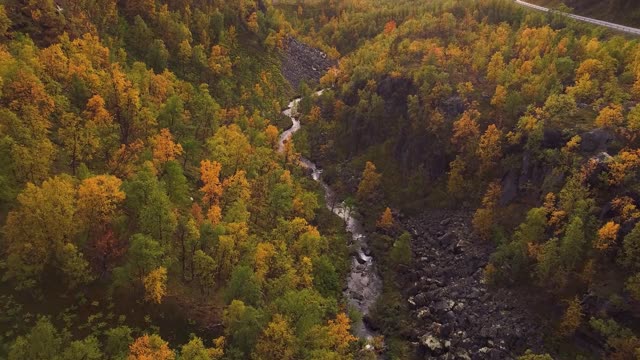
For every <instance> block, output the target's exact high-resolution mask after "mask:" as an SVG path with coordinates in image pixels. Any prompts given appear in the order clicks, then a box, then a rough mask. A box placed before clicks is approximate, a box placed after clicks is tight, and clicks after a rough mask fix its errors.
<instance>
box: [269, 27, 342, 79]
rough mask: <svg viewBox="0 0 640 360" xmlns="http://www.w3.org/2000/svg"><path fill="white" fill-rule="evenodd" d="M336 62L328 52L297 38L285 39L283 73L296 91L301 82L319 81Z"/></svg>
mask: <svg viewBox="0 0 640 360" xmlns="http://www.w3.org/2000/svg"><path fill="white" fill-rule="evenodd" d="M335 64H336V61H335V60H331V59H329V57H328V56H327V54H325V53H324V52H322V51H321V50H319V49H316V48H314V47H311V46H309V45H307V44H305V43H303V42H301V41H299V40H297V39H295V38H292V37H289V38H287V39H286V40H285V46H284V52H283V56H282V73H283V74H284V77H285V79H287V81H289V83H290V84H291V86H292V87H293V89H294V90H295V91H297V90H298V88H299V87H300V83H301V82H302V81H305V82H307V83H317V82H318V81H319V80H320V77H322V75H324V73H326V72H327V70H328V69H329V68H330V67H332V66H334V65H335Z"/></svg>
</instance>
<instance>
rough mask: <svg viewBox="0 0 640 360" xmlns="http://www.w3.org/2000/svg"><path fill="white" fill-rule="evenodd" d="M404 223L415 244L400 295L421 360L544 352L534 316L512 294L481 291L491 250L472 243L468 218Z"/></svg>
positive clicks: (449, 215) (439, 215) (446, 214)
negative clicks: (409, 319)
mask: <svg viewBox="0 0 640 360" xmlns="http://www.w3.org/2000/svg"><path fill="white" fill-rule="evenodd" d="M403 223H404V224H403V225H404V227H405V228H406V229H407V230H408V231H409V232H410V233H411V234H412V236H413V241H412V249H413V252H414V256H415V263H414V266H412V267H411V268H410V269H409V270H408V271H409V274H408V276H407V277H406V279H407V284H406V286H405V289H406V290H405V292H406V294H405V295H406V297H407V301H408V302H409V306H410V308H411V309H412V310H411V317H412V320H413V321H414V325H415V327H414V329H415V331H414V336H415V338H414V345H416V347H417V349H418V350H417V351H418V354H419V355H421V357H422V358H424V359H513V358H516V356H517V355H520V354H522V353H523V352H524V351H526V350H527V349H532V350H534V351H539V350H542V348H543V340H542V337H541V334H543V333H544V331H543V330H542V328H541V326H540V321H539V320H538V319H536V317H535V315H534V314H533V313H532V312H531V310H529V309H528V308H527V307H526V306H525V304H524V303H520V302H519V300H517V299H518V296H517V295H515V294H513V293H512V292H511V291H510V290H508V289H504V288H497V289H494V288H490V287H488V286H487V285H486V284H485V283H484V281H483V271H484V267H485V265H486V264H487V262H488V259H489V256H490V254H491V250H492V245H490V244H489V243H487V242H482V241H480V240H479V239H476V238H475V236H473V235H472V231H471V226H470V223H471V214H470V213H467V212H464V211H446V210H434V211H430V212H428V213H425V214H423V215H420V216H417V217H412V218H408V219H405V220H403ZM520 296H521V295H520Z"/></svg>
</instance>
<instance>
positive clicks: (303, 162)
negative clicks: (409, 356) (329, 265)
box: [278, 90, 382, 340]
mask: <svg viewBox="0 0 640 360" xmlns="http://www.w3.org/2000/svg"><path fill="white" fill-rule="evenodd" d="M322 91H323V90H320V91H318V92H316V95H320V94H322ZM299 102H300V98H297V99H294V100H293V101H291V102H290V103H289V106H288V107H287V109H285V110H284V111H283V112H282V113H283V114H284V115H286V116H288V117H289V118H290V119H291V122H292V123H293V124H292V125H291V127H290V128H289V129H287V130H285V131H284V132H282V134H281V135H280V139H279V143H278V150H279V151H280V152H282V151H284V145H285V143H286V142H287V141H289V140H290V139H291V136H293V134H295V133H296V132H297V131H298V130H300V126H301V125H300V121H299V120H298V119H297V116H296V115H297V111H296V107H297V105H298V103H299ZM299 162H300V166H302V167H303V168H305V169H307V170H309V173H310V174H311V177H312V178H313V180H315V181H317V182H318V183H319V184H320V186H321V187H322V189H323V190H324V198H325V202H326V204H327V208H328V209H329V210H331V211H332V212H333V213H334V214H336V215H337V216H338V217H340V218H341V219H342V220H344V222H345V228H346V230H347V231H348V232H349V233H350V234H351V240H350V244H349V246H350V248H352V249H354V251H353V256H352V257H351V271H350V272H349V276H348V278H347V287H346V289H345V290H344V296H345V298H346V300H347V302H348V304H349V305H350V306H351V307H353V308H355V309H358V311H360V313H361V314H362V315H363V316H365V315H368V314H369V310H370V309H371V307H372V306H373V304H374V303H375V301H376V299H377V297H378V295H380V293H381V291H382V280H381V279H380V276H379V275H378V273H377V271H376V268H375V263H374V259H373V257H372V256H370V252H369V251H368V250H367V249H368V244H367V237H366V236H365V233H364V230H363V226H362V223H361V222H360V221H359V220H358V219H356V218H355V217H354V216H353V214H354V213H355V211H354V209H353V208H350V207H348V206H345V204H344V202H340V203H338V202H337V197H336V193H335V191H333V190H332V189H331V188H330V187H329V185H327V183H325V182H324V181H323V180H322V169H319V168H318V167H317V166H316V164H315V163H313V162H312V161H311V160H309V159H305V158H304V157H300V160H299ZM354 333H355V334H356V335H358V336H359V337H360V338H363V339H368V340H371V338H372V337H374V336H376V335H377V334H376V333H375V332H374V331H372V330H371V329H369V328H368V327H367V326H366V324H365V323H364V322H360V323H359V324H357V325H356V327H355V328H354Z"/></svg>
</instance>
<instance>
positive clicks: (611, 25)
mask: <svg viewBox="0 0 640 360" xmlns="http://www.w3.org/2000/svg"><path fill="white" fill-rule="evenodd" d="M516 4H520V5H522V6H526V7H528V8H532V9H535V10H540V11H544V12H549V11H551V9H549V8H546V7H543V6H539V5H534V4H530V3H528V2H525V1H522V0H516ZM563 14H564V15H565V16H568V17H570V18H572V19H575V20H578V21H583V22H587V23H590V24H594V25H600V26H604V27H606V28H609V29H612V30H617V31H622V32H625V33H627V34H633V35H640V29H637V28H633V27H630V26H624V25H620V24H614V23H610V22H608V21H602V20H598V19H592V18H588V17H585V16H580V15H574V14H568V13H563Z"/></svg>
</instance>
